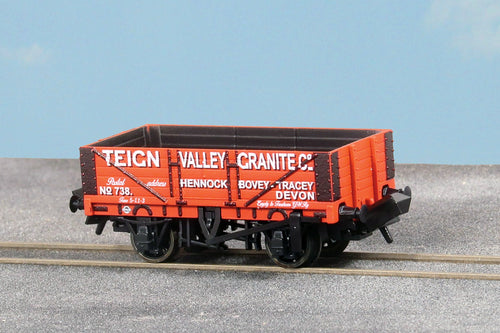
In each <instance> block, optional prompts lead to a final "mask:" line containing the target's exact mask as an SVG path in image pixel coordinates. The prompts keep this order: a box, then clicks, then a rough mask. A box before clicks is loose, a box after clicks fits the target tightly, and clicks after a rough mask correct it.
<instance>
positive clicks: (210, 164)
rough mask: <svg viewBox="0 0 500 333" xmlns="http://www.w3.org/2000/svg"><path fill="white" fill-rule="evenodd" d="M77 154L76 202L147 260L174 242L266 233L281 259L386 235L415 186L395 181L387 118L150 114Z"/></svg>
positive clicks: (293, 262) (291, 263) (286, 261)
mask: <svg viewBox="0 0 500 333" xmlns="http://www.w3.org/2000/svg"><path fill="white" fill-rule="evenodd" d="M80 161H81V171H82V189H80V190H77V191H74V195H73V197H72V199H71V202H70V207H71V209H72V210H73V211H75V210H76V209H78V208H80V209H84V211H85V214H86V215H87V216H88V218H87V223H88V224H92V223H95V224H98V233H100V232H101V231H102V228H103V227H104V225H105V223H106V221H108V220H111V221H113V225H114V228H115V230H116V231H128V232H130V234H131V236H132V243H133V244H134V246H135V247H136V249H137V250H138V252H139V254H141V255H142V256H143V257H144V258H145V259H147V260H150V261H163V260H166V259H168V258H171V257H172V255H173V253H175V250H176V249H177V247H178V246H179V245H180V246H186V247H192V246H198V247H221V246H222V245H223V244H224V242H225V241H227V240H230V239H241V240H244V241H245V242H246V247H247V248H252V247H253V248H260V239H261V237H260V235H261V233H263V234H264V235H265V240H266V248H267V250H268V252H269V254H270V255H271V258H273V260H275V261H276V262H277V263H278V264H280V265H283V266H286V267H297V266H301V265H306V264H310V263H311V262H312V261H314V259H315V257H317V256H318V255H319V251H320V250H321V247H322V246H323V244H330V246H331V247H334V248H336V249H337V252H341V250H343V248H342V247H345V246H344V245H347V242H348V241H349V240H352V239H360V238H364V237H365V236H366V235H369V234H370V233H371V231H373V230H375V229H381V231H382V233H383V234H384V237H386V240H388V241H389V240H390V235H389V234H388V231H387V228H386V226H387V225H388V224H390V223H394V222H395V221H396V220H397V216H399V215H400V214H403V213H406V212H407V211H408V208H409V203H410V197H411V193H410V191H409V188H407V189H405V190H404V191H402V190H399V191H397V190H395V189H394V187H395V183H394V158H393V141H392V131H390V130H360V129H312V128H267V127H223V126H176V125H146V126H143V127H139V128H136V129H133V130H130V131H126V132H123V133H120V134H118V135H115V136H112V137H110V138H107V139H103V140H100V141H98V142H96V143H93V144H90V145H86V146H83V147H81V148H80ZM228 229H231V231H232V232H228V231H227V230H228ZM161 232H163V234H162V235H160V233H161ZM317 243H318V244H320V245H318V244H317ZM308 244H309V245H308ZM311 244H312V245H311ZM311 246H312V247H313V248H314V250H312V251H309V252H312V254H310V255H309V254H307V253H308V249H309V250H310V248H311ZM316 248H319V250H316ZM340 248H342V249H341V250H339V249H340ZM169 252H171V253H169ZM316 252H317V253H316ZM304 257H307V258H305V259H304ZM312 257H314V258H312ZM302 261H303V262H302Z"/></svg>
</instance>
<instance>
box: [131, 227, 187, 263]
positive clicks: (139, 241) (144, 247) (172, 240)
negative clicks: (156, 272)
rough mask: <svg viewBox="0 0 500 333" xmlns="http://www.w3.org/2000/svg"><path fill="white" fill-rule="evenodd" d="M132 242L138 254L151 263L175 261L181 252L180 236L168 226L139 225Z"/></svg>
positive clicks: (133, 234)
mask: <svg viewBox="0 0 500 333" xmlns="http://www.w3.org/2000/svg"><path fill="white" fill-rule="evenodd" d="M130 240H131V242H132V246H133V248H134V250H135V251H136V252H137V254H139V256H140V257H141V258H143V259H144V260H145V261H147V262H151V263H159V262H165V261H168V260H171V259H174V258H175V256H176V254H177V253H178V251H179V241H178V240H179V234H178V232H177V231H174V230H172V228H171V227H170V226H169V225H168V224H160V225H138V226H137V232H133V231H132V232H130Z"/></svg>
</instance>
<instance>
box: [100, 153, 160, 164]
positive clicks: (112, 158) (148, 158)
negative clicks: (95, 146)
mask: <svg viewBox="0 0 500 333" xmlns="http://www.w3.org/2000/svg"><path fill="white" fill-rule="evenodd" d="M102 154H104V158H105V160H106V164H107V165H108V166H111V165H114V166H117V167H137V168H145V167H148V168H152V167H155V168H159V167H160V152H159V151H158V150H155V151H151V150H146V151H143V150H124V149H116V150H112V149H104V150H102Z"/></svg>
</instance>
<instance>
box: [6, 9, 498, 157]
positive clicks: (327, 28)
mask: <svg viewBox="0 0 500 333" xmlns="http://www.w3.org/2000/svg"><path fill="white" fill-rule="evenodd" d="M499 95H500V1H488V0H474V1H466V0H454V1H453V0H450V1H446V0H443V1H145V2H144V1H3V0H0V141H1V142H2V144H1V146H0V157H33V158H77V157H78V147H79V146H81V145H84V144H88V143H91V142H94V141H96V140H97V139H101V138H104V137H107V136H110V135H113V134H116V133H119V132H121V131H124V130H127V129H130V128H134V127H137V126H141V125H144V124H148V123H157V124H200V125H201V124H203V125H242V126H247V125H248V126H292V127H330V128H391V129H393V130H394V138H395V149H396V152H395V156H396V162H399V163H444V164H499V163H500V148H499V147H500V131H499V125H500V116H499V112H500V108H499V106H500V103H499V102H500V100H499Z"/></svg>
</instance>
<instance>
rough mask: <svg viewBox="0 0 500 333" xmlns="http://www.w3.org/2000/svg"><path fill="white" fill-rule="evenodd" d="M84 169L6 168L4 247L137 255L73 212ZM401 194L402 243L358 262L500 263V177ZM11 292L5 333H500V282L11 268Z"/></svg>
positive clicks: (448, 179)
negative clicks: (119, 249) (415, 255)
mask: <svg viewBox="0 0 500 333" xmlns="http://www.w3.org/2000/svg"><path fill="white" fill-rule="evenodd" d="M78 167H79V165H78V161H76V160H40V159H5V158H0V170H1V172H0V221H1V222H0V223H1V224H0V225H1V228H0V241H28V242H35V241H39V242H82V243H107V244H128V243H129V241H128V237H127V235H126V234H120V233H113V232H112V231H111V230H110V229H105V231H104V233H103V235H101V236H96V235H95V233H94V230H93V227H92V226H86V225H84V223H83V222H84V216H83V214H82V213H81V212H79V213H77V214H72V213H70V212H69V210H68V207H67V205H68V199H69V196H70V192H71V190H72V189H75V188H77V187H79V186H80V184H79V182H80V175H79V170H78ZM397 183H398V186H400V187H401V186H404V185H410V186H411V187H412V190H413V194H414V199H413V202H412V207H411V209H410V213H409V214H407V215H406V216H405V217H403V219H402V222H400V223H398V224H396V225H394V226H392V227H391V231H392V233H393V236H394V239H395V241H394V243H393V244H390V245H388V244H386V243H385V241H384V240H383V238H382V236H381V235H380V234H374V235H373V236H372V237H370V238H368V239H365V240H362V241H360V242H354V243H352V244H351V245H349V248H348V250H350V251H355V250H356V251H377V252H378V251H386V252H419V253H459V254H483V255H496V256H499V255H500V232H499V231H500V228H499V226H500V210H499V209H498V207H499V203H500V199H499V198H500V195H499V193H500V166H499V165H493V166H446V165H398V166H397ZM2 255H6V254H5V253H2ZM132 260H133V259H132ZM339 264H343V265H359V263H358V262H355V263H352V262H351V263H339ZM389 264H391V263H380V264H379V265H380V269H384V268H385V267H386V266H385V265H389ZM368 265H369V266H374V265H377V264H376V263H368ZM398 265H399V266H398V267H399V269H401V270H403V269H408V268H415V267H414V266H412V265H414V264H410V263H408V264H405V263H398ZM437 266H439V265H437ZM373 268H375V267H373ZM438 268H439V267H433V268H432V269H438ZM471 268H472V269H474V267H471ZM490 269H491V268H490ZM0 286H1V288H0V331H2V332H12V331H21V332H32V331H65V332H67V331H92V332H94V331H102V332H103V331H126V332H128V331H138V330H141V331H146V332H150V331H155V330H161V331H181V332H188V331H202V330H203V331H208V332H232V331H235V330H239V331H244V332H268V331H279V332H281V331H291V330H293V331H299V332H306V331H307V332H309V331H313V332H403V331H410V332H450V331H453V332H500V313H499V308H500V282H498V281H471V280H434V279H411V278H382V277H380V278H379V277H361V276H324V275H295V274H286V275H281V274H270V273H251V274H250V273H228V272H224V273H222V272H221V273H218V272H196V271H166V270H145V269H106V268H79V267H45V266H22V265H0Z"/></svg>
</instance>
